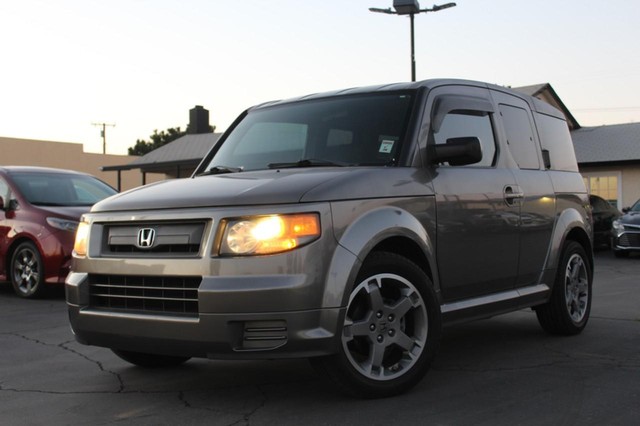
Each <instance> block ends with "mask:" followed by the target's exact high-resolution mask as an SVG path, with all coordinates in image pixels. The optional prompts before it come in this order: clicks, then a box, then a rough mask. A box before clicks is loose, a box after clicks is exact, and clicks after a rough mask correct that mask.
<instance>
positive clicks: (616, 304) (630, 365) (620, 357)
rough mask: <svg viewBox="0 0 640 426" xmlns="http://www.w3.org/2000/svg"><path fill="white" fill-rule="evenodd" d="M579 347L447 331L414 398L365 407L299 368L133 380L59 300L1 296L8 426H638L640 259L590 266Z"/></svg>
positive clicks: (475, 329)
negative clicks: (73, 328) (77, 336)
mask: <svg viewBox="0 0 640 426" xmlns="http://www.w3.org/2000/svg"><path fill="white" fill-rule="evenodd" d="M593 291H594V299H593V309H592V311H591V319H590V322H589V325H588V326H587V328H586V330H585V331H584V333H582V334H581V335H579V336H574V337H569V338H567V337H554V336H549V335H547V334H545V333H544V332H543V331H542V329H541V328H540V327H539V326H538V323H537V320H536V318H535V315H534V314H533V313H532V312H531V311H529V310H527V311H520V312H516V313H513V314H509V315H504V316H501V317H495V318H492V319H488V320H483V321H479V322H475V323H469V324H463V325H458V326H455V327H451V328H448V329H446V330H445V337H444V340H443V342H442V347H441V350H440V353H439V354H438V356H437V357H436V360H435V363H434V365H433V367H432V369H431V371H430V372H429V373H428V374H427V377H426V378H425V380H423V381H422V382H421V383H420V384H419V385H418V386H417V387H416V388H415V389H414V390H413V391H411V392H410V393H408V394H406V395H403V396H399V397H395V398H390V399H385V400H357V399H353V398H348V397H344V396H343V395H341V394H339V393H336V392H335V390H334V389H333V387H332V386H331V384H330V383H328V382H326V381H325V380H324V379H322V378H321V377H319V376H318V375H317V374H316V373H315V372H314V370H313V369H312V368H311V367H310V366H309V364H308V363H307V362H306V361H305V360H293V361H256V362H254V361H242V362H233V361H208V360H191V361H190V362H188V363H187V364H185V365H184V366H181V367H178V368H174V369H168V370H160V371H157V370H143V369H139V368H135V367H133V366H130V365H129V364H127V363H126V362H124V361H122V360H120V359H119V358H117V357H116V356H115V355H113V354H112V353H111V352H110V351H109V350H106V349H102V348H95V347H88V346H82V345H80V344H78V343H76V342H75V341H74V339H73V336H72V335H71V332H70V330H69V326H68V324H67V316H66V307H65V303H64V297H63V294H62V293H59V294H58V295H57V296H54V297H52V298H49V299H45V300H35V301H31V300H21V299H18V298H17V297H16V296H14V295H13V293H12V291H11V288H10V286H9V285H8V284H0V353H1V356H0V423H1V424H3V425H44V424H47V425H70V424H73V425H81V424H86V425H105V424H125V425H128V424H135V425H157V424H207V425H249V424H250V425H304V424H308V425H337V424H344V425H365V424H366V425H399V424H402V425H413V424H433V425H503V424H504V425H516V424H521V425H543V424H545V425H574V424H580V425H605V424H606V425H635V424H638V421H639V419H640V257H639V256H632V257H631V258H629V259H616V258H614V257H613V256H612V255H611V254H610V253H609V252H600V253H597V255H596V274H595V282H594V290H593Z"/></svg>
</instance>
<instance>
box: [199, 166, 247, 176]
mask: <svg viewBox="0 0 640 426" xmlns="http://www.w3.org/2000/svg"><path fill="white" fill-rule="evenodd" d="M241 171H242V167H230V166H213V167H211V168H210V169H208V170H205V171H204V172H202V173H200V174H198V175H196V176H208V175H221V174H224V173H239V172H241Z"/></svg>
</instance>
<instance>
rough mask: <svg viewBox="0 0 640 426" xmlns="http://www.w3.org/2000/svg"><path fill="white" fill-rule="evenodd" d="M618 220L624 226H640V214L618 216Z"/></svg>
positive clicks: (631, 213) (632, 213)
mask: <svg viewBox="0 0 640 426" xmlns="http://www.w3.org/2000/svg"><path fill="white" fill-rule="evenodd" d="M618 220H619V221H620V222H621V223H624V224H625V225H640V212H629V213H626V214H624V215H622V216H620V218H619V219H618Z"/></svg>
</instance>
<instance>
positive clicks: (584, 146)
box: [571, 123, 640, 164]
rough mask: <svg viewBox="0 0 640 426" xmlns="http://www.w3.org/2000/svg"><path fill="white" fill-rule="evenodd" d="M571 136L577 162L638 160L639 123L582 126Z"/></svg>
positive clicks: (639, 152) (639, 142)
mask: <svg viewBox="0 0 640 426" xmlns="http://www.w3.org/2000/svg"><path fill="white" fill-rule="evenodd" d="M571 138H572V139H573V146H574V149H575V151H576V159H577V160H578V164H588V163H613V162H628V161H640V123H627V124H613V125H608V126H597V127H583V128H581V129H578V130H574V131H572V132H571Z"/></svg>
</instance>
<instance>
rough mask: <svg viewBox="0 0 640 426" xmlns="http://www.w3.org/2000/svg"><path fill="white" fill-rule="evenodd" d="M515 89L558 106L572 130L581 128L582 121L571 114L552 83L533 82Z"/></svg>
mask: <svg viewBox="0 0 640 426" xmlns="http://www.w3.org/2000/svg"><path fill="white" fill-rule="evenodd" d="M513 90H515V91H516V92H520V93H523V94H525V95H529V96H532V97H534V98H538V99H540V100H541V101H545V102H547V103H548V104H550V105H551V106H554V107H556V108H557V109H559V110H560V111H562V113H563V114H564V116H565V118H566V120H567V124H568V125H569V128H570V129H571V130H576V129H579V128H580V123H578V120H576V118H575V117H574V116H573V114H571V111H569V108H567V107H566V105H565V104H564V102H562V100H561V99H560V96H558V94H557V93H556V91H555V90H553V87H551V84H549V83H541V84H533V85H531V86H522V87H514V88H513Z"/></svg>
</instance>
